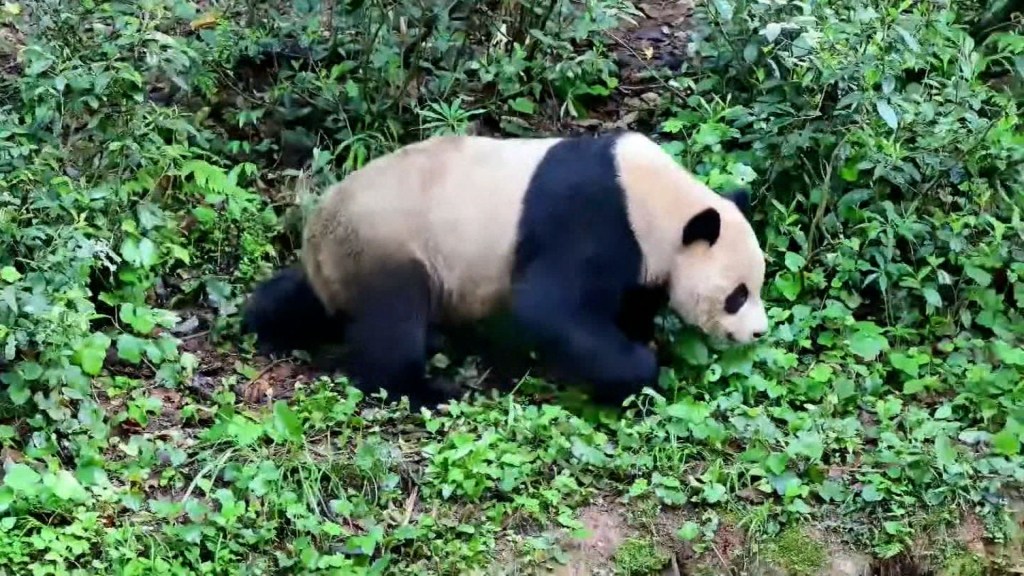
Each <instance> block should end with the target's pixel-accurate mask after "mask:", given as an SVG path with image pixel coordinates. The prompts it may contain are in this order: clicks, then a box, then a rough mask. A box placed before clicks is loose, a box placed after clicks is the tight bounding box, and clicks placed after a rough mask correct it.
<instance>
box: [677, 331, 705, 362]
mask: <svg viewBox="0 0 1024 576" xmlns="http://www.w3.org/2000/svg"><path fill="white" fill-rule="evenodd" d="M675 351H676V354H677V355H678V356H679V357H680V358H682V359H683V360H685V361H686V362H687V363H688V364H692V365H695V366H705V365H707V363H708V360H709V358H710V356H709V355H708V347H707V345H706V344H705V343H704V341H703V340H702V339H701V337H700V336H699V335H698V334H696V333H694V332H693V331H690V330H687V331H685V332H682V333H680V334H679V337H678V339H677V340H676V345H675Z"/></svg>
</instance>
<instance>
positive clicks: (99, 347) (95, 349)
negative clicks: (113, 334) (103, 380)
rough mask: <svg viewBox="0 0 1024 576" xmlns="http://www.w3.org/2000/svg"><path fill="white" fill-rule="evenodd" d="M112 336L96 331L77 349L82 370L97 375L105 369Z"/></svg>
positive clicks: (76, 354) (76, 356)
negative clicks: (104, 362)
mask: <svg viewBox="0 0 1024 576" xmlns="http://www.w3.org/2000/svg"><path fill="white" fill-rule="evenodd" d="M110 342H111V341H110V337H109V336H107V335H106V334H101V333H98V332H97V333H95V334H93V335H91V336H89V337H88V338H86V339H85V341H84V342H83V343H82V344H81V345H80V346H79V347H78V349H77V350H75V358H76V360H77V363H78V365H79V366H81V367H82V371H83V372H85V373H86V374H88V375H90V376H96V375H98V374H99V373H100V370H102V369H103V361H104V360H105V359H106V357H107V348H109V347H110Z"/></svg>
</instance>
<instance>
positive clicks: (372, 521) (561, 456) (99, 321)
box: [0, 0, 1024, 575]
mask: <svg viewBox="0 0 1024 576" xmlns="http://www.w3.org/2000/svg"><path fill="white" fill-rule="evenodd" d="M983 8H985V7H983V6H978V5H976V4H974V3H972V2H966V1H965V2H955V3H944V2H910V1H906V2H900V1H897V0H836V1H832V2H789V1H783V0H759V1H754V0H736V1H733V2H729V1H727V0H708V1H707V2H704V1H700V2H698V3H697V4H696V6H695V7H694V13H693V15H692V17H691V18H689V19H688V20H687V27H688V28H689V30H690V32H691V34H690V36H689V38H688V40H687V42H689V41H692V42H693V45H692V51H693V53H692V54H686V53H685V52H684V51H685V49H686V48H687V45H685V44H684V43H682V42H680V41H678V39H677V38H676V36H675V32H677V31H678V30H676V29H673V30H670V31H669V34H667V35H666V36H668V37H671V38H676V40H673V42H675V43H674V44H672V46H674V49H675V56H677V57H676V58H675V60H676V61H675V62H674V66H673V69H672V70H666V69H664V68H663V67H661V66H659V57H660V56H663V54H653V56H655V58H653V59H651V60H648V59H647V58H648V57H649V56H651V54H648V53H645V50H644V49H643V48H636V49H634V48H633V47H632V46H636V45H632V46H631V44H630V43H629V42H627V41H626V40H623V39H624V38H626V35H627V28H625V27H624V26H623V22H622V19H623V18H640V17H641V15H640V13H639V12H637V11H636V9H635V7H634V6H631V5H629V4H627V3H626V2H625V1H624V0H584V1H580V2H571V3H570V2H568V1H563V0H521V1H511V0H490V1H487V2H452V3H438V2H433V1H423V2H409V1H406V0H393V1H389V2H383V1H379V0H353V1H350V2H341V1H337V2H333V1H328V0H325V1H324V2H319V1H317V0H304V1H300V0H295V1H294V2H273V3H264V2H262V1H257V0H249V1H245V2H243V1H234V2H232V1H224V2H213V3H207V2H202V3H194V2H189V1H185V0H139V1H133V2H106V1H98V0H82V1H61V0H40V1H38V2H12V1H5V2H3V3H2V5H0V24H2V25H0V347H2V355H0V372H2V374H0V382H2V386H0V460H2V464H3V469H2V470H3V471H2V479H0V574H19V575H20V574H33V575H37V574H38V575H41V574H75V575H77V574H126V575H127V574H140V575H141V574H146V575H158V574H272V573H273V574H384V573H393V574H409V573H434V574H451V573H465V571H469V570H471V569H475V570H481V571H483V570H493V569H492V568H488V567H491V566H495V565H496V563H497V562H498V561H499V559H500V560H501V565H502V566H505V567H506V568H507V567H509V566H512V565H518V566H531V565H537V564H539V563H542V562H547V561H550V560H558V559H560V558H563V557H564V556H563V554H564V549H563V548H564V541H562V540H560V539H559V538H558V537H557V535H556V532H555V531H553V529H557V528H562V529H566V530H568V531H570V532H571V531H574V530H577V529H579V528H580V527H581V524H580V521H579V518H578V516H577V512H578V510H579V509H580V508H581V507H582V506H585V505H587V504H588V503H591V502H594V501H597V500H598V499H601V501H606V502H616V503H617V505H621V506H624V507H626V508H627V509H629V510H633V511H641V512H643V513H642V514H639V517H640V518H648V519H650V518H678V519H679V521H678V522H676V523H675V524H671V525H666V523H665V522H661V523H658V526H657V529H655V528H651V529H650V530H648V531H647V532H646V534H647V535H648V536H650V537H651V538H652V539H653V541H656V542H657V543H658V544H659V546H662V547H663V548H665V547H667V548H668V549H671V550H674V551H676V552H679V551H686V553H687V554H690V555H693V556H701V555H708V554H712V553H714V554H712V555H713V556H718V557H719V559H721V560H723V561H730V562H732V561H735V562H738V563H742V562H744V561H745V560H743V558H748V557H749V554H746V552H749V553H751V554H755V555H756V554H757V552H758V550H759V547H758V544H757V543H758V542H761V541H765V542H772V541H773V539H774V538H775V536H774V535H776V534H778V533H780V532H783V531H784V530H786V527H787V526H796V525H801V526H817V527H824V528H826V529H827V530H828V531H829V533H832V534H836V535H838V536H837V537H838V538H840V539H841V540H844V541H846V542H847V543H848V544H849V545H850V546H853V547H856V548H859V549H862V550H866V551H868V552H870V553H871V554H873V555H874V556H876V557H877V558H896V557H901V556H915V557H921V556H926V555H928V554H932V555H933V556H935V557H936V558H939V560H937V561H936V562H937V564H936V565H941V564H942V560H941V558H945V557H946V556H948V550H947V548H948V546H945V545H935V546H932V547H928V546H923V547H922V546H921V545H920V544H921V542H924V541H932V540H930V538H931V537H932V535H934V534H938V533H941V532H942V531H943V530H945V529H947V528H949V527H955V526H957V525H959V523H961V522H962V520H963V518H964V517H965V516H969V517H971V518H974V519H978V521H979V522H980V523H981V526H982V528H983V530H982V531H983V533H984V535H985V540H986V541H987V542H988V543H989V544H991V545H992V546H990V548H989V552H988V553H986V554H984V562H985V563H991V564H992V565H1002V566H1003V567H1004V569H1005V568H1006V567H1007V566H1009V565H1011V564H1013V563H1014V562H1018V563H1019V561H1020V556H1019V555H1016V556H1015V554H1019V552H1020V549H1021V544H1020V539H1019V535H1018V534H1017V533H1016V532H1015V528H1019V525H1018V523H1019V519H1017V520H1015V519H1014V517H1013V515H1012V512H1013V507H1014V506H1017V507H1018V508H1019V507H1020V502H1021V499H1020V497H1019V489H1020V487H1021V482H1022V480H1024V458H1022V456H1021V441H1022V439H1024V347H1022V345H1024V318H1022V314H1021V309H1022V308H1024V223H1022V214H1021V212H1022V208H1024V185H1022V184H1024V178H1022V168H1021V160H1022V159H1024V131H1022V130H1021V120H1020V118H1021V116H1020V112H1021V111H1020V105H1021V82H1020V80H1021V72H1022V71H1024V36H1021V35H1019V34H1018V33H1017V32H1016V30H1018V29H1019V22H1016V23H1015V22H1012V21H1002V20H1001V21H1000V22H1002V25H1001V26H1000V27H997V28H990V27H986V28H979V26H978V25H977V23H978V22H980V21H981V20H980V18H981V16H979V14H980V11H981V10H982V9H983ZM989 21H991V18H989V19H988V20H985V22H989ZM670 47H671V46H670ZM663 48H664V47H662V48H659V50H662V49H663ZM622 53H625V54H626V60H629V58H632V62H633V63H632V64H629V65H627V66H625V68H626V69H628V72H629V73H628V74H626V71H624V70H623V66H622V63H623V60H622V59H621V58H618V57H617V56H616V55H617V54H622ZM637 58H639V59H640V60H637ZM640 61H642V62H643V63H638V62H640ZM641 94H643V95H645V96H648V95H649V96H648V97H642V98H641V97H638V95H641ZM473 121H479V125H481V126H489V127H491V128H492V129H498V130H500V132H501V133H503V134H505V135H517V134H540V133H545V134H551V133H556V132H558V133H564V132H565V131H567V130H569V129H570V128H578V127H580V126H587V125H592V124H597V125H609V124H614V123H615V122H619V121H622V122H623V123H625V124H628V125H629V126H631V127H634V128H637V129H641V130H644V131H647V132H649V133H652V134H655V133H656V134H657V136H658V138H659V139H661V140H662V141H663V142H664V143H665V144H664V145H665V147H666V149H668V150H669V151H670V152H671V153H673V154H674V155H676V156H677V157H678V158H679V160H680V162H682V163H683V164H684V165H686V166H688V167H689V168H691V169H692V170H693V171H695V172H696V173H697V174H699V175H700V177H701V178H702V179H704V180H705V181H706V182H708V183H709V184H710V185H712V186H713V187H716V188H720V187H722V186H726V185H729V184H734V183H747V184H750V185H751V186H752V187H753V188H754V190H755V211H756V213H757V228H758V230H759V231H761V233H762V237H763V239H764V245H765V246H766V251H767V255H768V258H769V260H770V261H769V279H770V283H769V286H768V289H767V294H766V296H767V298H768V302H769V304H770V315H771V318H772V321H773V325H774V326H773V332H772V335H771V337H770V338H769V339H768V340H767V342H766V343H764V344H763V345H762V346H759V347H757V348H754V349H750V350H738V351H737V350H733V351H727V352H721V351H718V350H714V349H711V348H708V347H707V345H706V344H705V343H704V340H703V339H702V338H701V337H700V336H699V335H697V334H694V333H692V332H691V331H687V330H684V329H682V328H680V327H679V326H677V325H674V324H673V323H672V322H671V320H670V319H667V320H666V325H665V329H664V335H663V338H662V347H663V348H664V349H666V350H668V351H669V355H670V356H671V357H672V358H673V363H672V365H671V366H670V367H669V368H667V369H666V371H665V374H664V378H663V386H662V387H661V388H660V389H659V390H656V391H650V393H648V394H645V395H644V396H643V397H642V398H637V399H636V401H635V402H634V403H632V404H630V405H629V406H628V410H629V411H631V412H632V413H633V414H632V415H630V414H626V415H624V416H623V417H621V418H619V417H618V416H615V415H611V416H609V415H608V414H602V413H595V412H594V411H590V410H584V409H582V408H580V409H577V408H578V407H576V408H574V407H573V406H572V405H571V404H567V403H561V402H546V403H541V402H539V401H537V400H536V397H535V396H534V395H533V392H528V390H535V389H543V383H536V382H534V383H531V382H527V383H525V384H524V387H523V388H521V389H520V390H518V391H517V393H516V394H515V395H511V396H509V395H503V396H489V395H481V396H480V397H477V398H475V399H471V400H469V401H467V402H465V403H461V404H457V405H455V406H454V407H453V408H452V410H451V411H450V412H448V413H446V414H432V415H428V416H426V417H425V418H424V420H423V421H422V422H420V421H417V420H416V419H415V418H413V417H411V416H410V415H408V413H407V412H402V411H400V410H397V409H391V410H379V409H373V408H374V407H379V406H380V402H379V400H378V399H375V398H362V397H361V395H360V394H359V393H358V392H356V391H354V390H352V389H347V388H346V387H345V386H344V381H343V380H341V381H338V382H335V383H331V382H328V381H326V380H317V381H312V382H310V381H308V380H307V381H306V382H305V383H304V384H302V385H301V386H299V387H298V388H296V389H294V390H292V389H289V390H286V394H285V396H284V397H280V391H279V390H278V391H277V392H278V397H275V398H274V400H273V402H272V404H271V405H270V406H269V407H268V406H264V407H260V406H259V405H258V403H255V402H252V401H248V402H247V401H245V400H252V398H247V397H246V391H248V390H250V389H252V387H253V386H254V385H256V384H260V383H264V382H266V381H267V379H268V375H274V374H277V372H276V370H278V369H279V368H282V366H278V365H267V364H265V363H263V364H260V363H258V362H257V361H255V360H252V359H251V357H250V355H249V353H248V352H247V350H248V349H249V348H248V343H247V342H245V341H243V339H242V338H240V337H239V336H238V334H237V316H236V314H235V313H236V312H237V307H238V305H239V303H240V302H241V299H242V298H243V297H244V295H245V293H246V291H247V290H248V289H249V287H250V286H251V284H252V282H254V281H255V280H257V279H260V278H262V277H263V276H264V275H265V274H266V273H268V272H269V271H270V270H271V269H272V268H274V267H276V266H277V265H279V264H280V263H281V262H283V261H286V260H288V259H290V257H291V254H292V251H293V250H294V248H295V242H296V238H297V235H296V231H297V229H298V225H299V223H300V222H301V217H302V214H303V213H304V209H305V208H307V207H308V206H309V205H310V203H311V202H312V201H314V200H315V196H316V194H317V192H318V191H319V190H322V188H323V186H324V185H325V184H327V183H328V182H330V181H332V180H333V179H336V178H339V177H341V176H342V175H343V174H344V173H346V172H347V171H349V170H352V169H354V168H356V167H358V166H360V165H362V164H363V163H365V162H366V161H367V160H368V159H370V158H373V157H375V156H377V155H379V154H382V153H384V152H386V151H389V150H391V149H394V148H395V147H397V146H399V145H400V144H402V143H406V142H409V141H413V140H417V139H420V138H424V137H427V136H429V135H431V134H437V133H442V132H464V131H466V130H467V129H469V127H470V125H471V122H473ZM442 360H443V359H442ZM440 364H442V365H443V362H441V363H440ZM459 367H461V364H460V366H459ZM454 368H455V367H449V369H454ZM472 369H473V367H472V366H470V367H469V368H466V370H468V371H469V372H471V371H472ZM296 370H298V369H296ZM289 374H292V375H294V373H289ZM466 378H467V379H472V374H471V373H470V374H468V375H467V376H466ZM294 380H295V378H282V379H280V381H275V382H271V387H270V389H274V386H280V385H281V384H282V382H284V383H287V382H291V381H294ZM670 512H673V513H678V514H677V515H675V516H670V515H669V513H670ZM638 513H639V512H638ZM641 524H643V523H642V522H641ZM652 526H653V524H652ZM724 530H728V531H730V532H735V531H740V532H742V533H743V534H744V535H745V540H744V541H745V542H746V544H745V548H744V550H745V551H746V552H745V553H744V554H743V555H740V556H742V558H739V557H737V558H739V559H736V558H733V557H732V556H730V557H729V558H724V557H722V554H720V546H718V545H716V542H718V540H717V539H719V538H721V537H722V534H723V533H724V532H723V531H724ZM792 534H794V532H792V531H791V530H790V531H787V532H783V536H782V537H779V538H778V539H777V542H778V544H777V545H774V548H773V547H772V546H768V547H767V548H765V550H768V551H770V550H771V549H777V548H780V547H785V546H789V547H790V548H795V549H797V550H799V549H800V548H801V547H802V546H801V545H800V544H799V542H798V543H797V544H793V541H792ZM640 550H641V553H640V554H639V555H634V557H636V558H640V559H641V560H643V561H645V562H647V563H650V562H649V561H650V560H652V559H656V560H657V562H655V564H659V565H660V564H661V563H663V562H662V561H663V560H665V559H664V558H662V557H661V556H659V555H658V554H653V553H648V552H644V551H643V550H645V549H644V548H642V547H641V548H640ZM804 552H806V550H804ZM679 553H681V552H679ZM800 557H801V562H802V563H803V564H806V563H807V561H806V558H807V557H811V558H812V560H813V558H814V557H815V554H813V553H810V554H808V553H803V554H801V555H800ZM940 557H941V558H940ZM510 559H514V561H513V560H510ZM666 561H667V560H666ZM623 562H625V561H623ZM957 562H960V563H961V564H963V561H962V560H957ZM978 562H980V560H978ZM813 563H814V562H812V564H813ZM798 564H800V563H798ZM803 564H801V565H803ZM958 565H959V564H958ZM971 565H972V566H974V564H971ZM618 567H619V569H620V571H622V570H626V571H627V572H628V571H629V570H628V566H626V565H625V564H623V563H622V562H620V563H619V565H618ZM523 569H524V570H525V569H526V568H523ZM791 569H792V570H796V571H797V572H798V571H799V570H803V569H809V570H812V571H813V570H814V568H813V566H812V567H810V568H807V567H804V568H800V567H799V566H797V567H795V568H794V567H791ZM972 569H973V568H972ZM797 572H793V573H797ZM979 573H980V572H979Z"/></svg>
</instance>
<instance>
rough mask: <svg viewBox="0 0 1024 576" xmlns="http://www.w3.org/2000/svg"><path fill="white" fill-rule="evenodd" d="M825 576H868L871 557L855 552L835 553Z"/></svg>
mask: <svg viewBox="0 0 1024 576" xmlns="http://www.w3.org/2000/svg"><path fill="white" fill-rule="evenodd" d="M825 574H826V575H827V576H870V575H871V557H870V556H868V555H867V554H860V553H857V552H835V553H833V555H832V559H831V561H830V563H829V567H828V572H826V573H825Z"/></svg>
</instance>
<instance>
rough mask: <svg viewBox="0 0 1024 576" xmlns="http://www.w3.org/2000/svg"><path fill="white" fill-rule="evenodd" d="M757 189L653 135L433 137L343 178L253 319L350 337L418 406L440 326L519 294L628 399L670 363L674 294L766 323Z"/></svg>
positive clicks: (607, 398)
mask: <svg viewBox="0 0 1024 576" xmlns="http://www.w3.org/2000/svg"><path fill="white" fill-rule="evenodd" d="M748 202H749V197H748V193H747V192H745V191H741V192H738V193H735V194H733V195H731V196H720V195H718V194H716V193H715V192H713V191H711V190H710V189H709V188H707V187H706V186H705V185H703V184H702V183H701V182H700V181H698V180H696V179H695V177H694V176H693V175H692V174H690V173H689V172H688V171H686V170H685V169H683V168H682V167H680V166H679V165H678V164H677V163H676V162H675V161H674V160H673V159H672V158H671V156H669V155H668V154H667V153H666V152H665V151H663V150H662V149H661V148H660V147H659V146H658V145H657V144H656V143H655V142H653V141H652V140H650V139H648V138H647V137H645V136H643V135H641V134H638V133H634V132H618V133H611V134H605V135H601V136H598V137H571V138H518V139H494V138H486V137H464V136H447V137H436V138H432V139H429V140H426V141H423V142H419V143H416V144H412V145H409V146H406V147H404V148H402V149H399V150H398V151H396V152H394V153H391V154H389V155H386V156H383V157H380V158H377V159H375V160H373V161H371V162H369V163H368V164H366V165H365V166H364V167H363V168H361V169H360V170H357V171H356V172H354V173H352V174H350V175H349V176H348V177H347V178H345V179H344V180H343V181H341V182H339V183H337V184H335V185H334V186H333V187H332V188H330V189H329V190H328V191H327V192H326V194H325V196H324V197H323V198H322V200H321V203H320V205H319V206H318V208H317V210H316V211H315V213H314V214H313V215H312V216H311V217H310V219H309V220H308V222H307V223H306V227H305V231H304V238H303V249H302V259H301V265H298V266H294V267H291V268H288V269H285V270H283V271H280V272H278V274H277V275H276V276H275V277H273V278H271V279H270V280H268V281H267V282H265V283H263V284H262V285H261V286H260V287H258V288H257V290H256V291H255V293H254V294H253V296H252V297H251V299H250V301H249V303H248V304H247V307H246V310H245V312H244V318H243V329H244V330H246V331H251V332H255V333H256V335H257V340H258V341H259V342H260V343H261V346H262V347H263V349H264V350H267V349H269V350H276V351H281V350H290V349H297V348H308V347H310V346H312V345H315V344H317V343H320V342H325V341H328V340H333V339H338V338H341V337H344V340H345V341H346V342H347V343H348V345H349V353H350V355H351V358H350V366H349V367H348V373H349V376H350V377H351V378H352V380H353V381H354V383H355V384H356V385H358V386H360V387H361V388H362V389H364V390H367V391H369V392H375V391H376V390H377V389H379V388H384V389H387V390H388V391H389V392H390V393H391V394H392V395H393V397H397V396H401V395H407V396H408V397H409V400H410V404H411V405H412V406H414V407H417V406H420V405H423V404H429V403H433V404H436V403H439V402H443V401H445V400H448V399H449V398H450V396H449V395H448V394H447V393H444V392H441V391H439V390H434V389H432V388H431V387H430V386H428V385H427V383H426V381H425V378H426V376H425V363H426V360H427V353H428V348H429V343H428V340H429V338H430V337H431V333H432V332H431V330H432V327H433V326H439V325H446V324H452V323H462V322H471V321H474V320H478V319H482V318H484V317H486V316H488V315H490V314H492V313H494V312H496V311H498V310H503V309H504V310H509V311H511V313H512V316H513V318H514V319H515V321H516V322H517V323H518V325H519V326H520V327H521V328H522V329H524V330H525V331H526V333H527V334H528V335H530V336H531V337H532V338H533V339H534V341H535V342H536V343H537V344H538V347H539V350H540V351H541V353H542V355H546V356H548V357H549V358H550V359H551V360H552V361H553V362H554V365H555V367H557V368H561V369H562V370H564V371H566V373H567V374H570V375H572V376H574V377H577V378H580V379H583V380H587V381H589V382H591V383H592V384H593V385H594V394H593V397H594V398H595V399H596V400H599V401H604V402H612V403H621V402H622V401H623V400H624V399H625V398H626V397H627V396H628V395H630V394H633V393H636V392H639V391H640V390H641V389H642V387H643V386H645V385H654V384H655V383H656V381H657V376H658V371H659V368H658V365H657V362H656V359H655V355H654V353H653V352H652V350H651V349H650V348H649V347H648V346H647V343H648V342H649V341H650V340H651V339H652V338H653V335H654V319H655V316H656V314H657V312H658V311H659V309H660V308H661V306H662V305H663V304H664V303H666V302H667V303H668V304H669V305H670V307H671V308H672V309H673V310H674V311H675V312H676V313H678V314H679V316H680V317H681V318H682V320H683V321H685V322H687V323H689V324H692V325H695V326H697V327H699V328H700V329H702V330H704V331H705V332H706V333H708V334H710V335H712V336H715V337H719V338H722V339H728V340H731V341H733V342H737V343H748V342H751V341H753V340H755V339H756V338H758V337H759V336H761V335H762V334H763V333H764V332H765V331H766V330H767V326H768V321H767V316H766V314H765V309H764V305H763V303H762V301H761V297H760V292H761V287H762V284H763V282H764V274H765V262H764V255H763V253H762V250H761V248H760V246H759V244H758V241H757V238H756V236H755V235H754V231H753V229H752V228H751V226H750V224H749V222H748V220H747V218H746V214H745V212H746V209H747V206H748Z"/></svg>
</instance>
